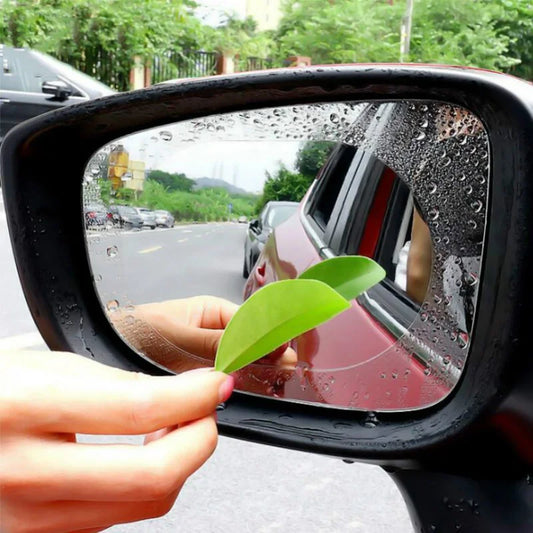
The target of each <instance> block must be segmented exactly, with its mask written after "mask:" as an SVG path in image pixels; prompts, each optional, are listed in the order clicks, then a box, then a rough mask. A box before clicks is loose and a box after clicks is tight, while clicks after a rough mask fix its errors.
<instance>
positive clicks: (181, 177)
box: [146, 170, 194, 192]
mask: <svg viewBox="0 0 533 533" xmlns="http://www.w3.org/2000/svg"><path fill="white" fill-rule="evenodd" d="M146 179H149V180H152V181H156V182H157V183H160V184H161V185H162V186H163V187H165V188H166V189H168V190H169V191H186V192H191V191H192V189H193V186H194V180H191V179H189V178H188V177H187V176H186V175H185V174H183V173H179V174H172V173H170V172H165V171H163V170H152V171H150V172H149V173H148V175H147V176H146Z"/></svg>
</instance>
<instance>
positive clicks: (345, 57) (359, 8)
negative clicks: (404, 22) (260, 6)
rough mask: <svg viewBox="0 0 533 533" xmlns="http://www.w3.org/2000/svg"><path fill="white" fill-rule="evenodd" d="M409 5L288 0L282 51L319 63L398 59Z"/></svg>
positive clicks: (350, 0) (282, 26)
mask: <svg viewBox="0 0 533 533" xmlns="http://www.w3.org/2000/svg"><path fill="white" fill-rule="evenodd" d="M402 12H403V6H402V5H400V2H395V3H394V5H393V6H390V5H389V4H388V2H385V1H376V0H358V1H357V2H354V1H353V0H335V1H333V2H327V1H324V0H287V1H286V2H285V3H284V5H283V18H282V20H281V23H280V27H279V31H278V32H277V36H276V37H277V41H278V43H279V49H278V55H279V57H280V58H281V59H285V58H287V57H289V56H293V55H304V56H310V57H311V59H312V61H313V63H314V64H326V63H354V62H373V61H396V60H397V58H398V50H399V29H400V19H401V16H402Z"/></svg>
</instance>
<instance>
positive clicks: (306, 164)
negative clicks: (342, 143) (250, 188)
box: [257, 141, 335, 212]
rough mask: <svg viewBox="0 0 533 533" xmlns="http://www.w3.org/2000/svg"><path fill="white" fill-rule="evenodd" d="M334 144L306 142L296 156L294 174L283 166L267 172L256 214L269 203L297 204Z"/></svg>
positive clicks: (328, 142)
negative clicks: (271, 172)
mask: <svg viewBox="0 0 533 533" xmlns="http://www.w3.org/2000/svg"><path fill="white" fill-rule="evenodd" d="M334 146H335V143H332V142H330V141H320V142H317V141H308V142H306V143H305V144H304V146H302V148H300V150H299V151H298V154H297V155H296V165H295V166H296V172H291V171H290V170H288V169H287V168H286V167H285V166H283V165H280V168H279V169H278V170H277V171H276V172H275V173H274V174H273V175H271V174H269V173H268V172H267V179H266V182H265V185H264V188H263V194H262V196H261V197H260V198H259V201H258V202H257V212H259V211H261V209H263V206H264V205H265V204H266V203H267V202H270V201H289V202H299V201H300V200H301V199H302V198H303V197H304V194H305V193H306V192H307V189H309V186H310V185H311V183H312V182H313V180H314V179H315V178H316V176H317V174H318V172H319V171H320V169H321V168H322V167H323V165H324V163H325V162H326V160H327V158H328V156H329V154H330V153H331V150H332V149H333V147H334Z"/></svg>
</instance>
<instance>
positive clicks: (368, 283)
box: [299, 255, 385, 300]
mask: <svg viewBox="0 0 533 533" xmlns="http://www.w3.org/2000/svg"><path fill="white" fill-rule="evenodd" d="M384 277H385V270H384V269H383V268H381V267H380V266H379V265H378V264H377V263H376V262H375V261H373V260H372V259H369V258H368V257H363V256H361V255H345V256H340V257H333V258H332V259H326V260H325V261H322V262H321V263H317V264H316V265H313V266H312V267H310V268H308V269H307V270H305V271H304V272H302V273H301V274H300V276H299V279H316V280H319V281H322V282H323V283H326V284H327V285H329V286H330V287H331V288H332V289H335V290H336V291H337V292H338V293H339V294H340V295H341V296H344V298H346V299H347V300H352V299H353V298H357V296H359V295H360V294H361V293H362V292H364V291H366V290H368V289H370V287H372V286H373V285H375V284H376V283H378V282H380V281H381V280H382V279H383V278H384Z"/></svg>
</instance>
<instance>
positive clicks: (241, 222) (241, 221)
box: [237, 215, 248, 224]
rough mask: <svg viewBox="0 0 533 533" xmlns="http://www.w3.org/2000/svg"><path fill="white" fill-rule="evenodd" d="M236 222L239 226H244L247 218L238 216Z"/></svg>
mask: <svg viewBox="0 0 533 533" xmlns="http://www.w3.org/2000/svg"><path fill="white" fill-rule="evenodd" d="M237 222H238V223H239V224H246V223H247V222H248V218H247V217H245V216H244V215H242V216H240V217H239V218H238V219H237Z"/></svg>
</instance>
